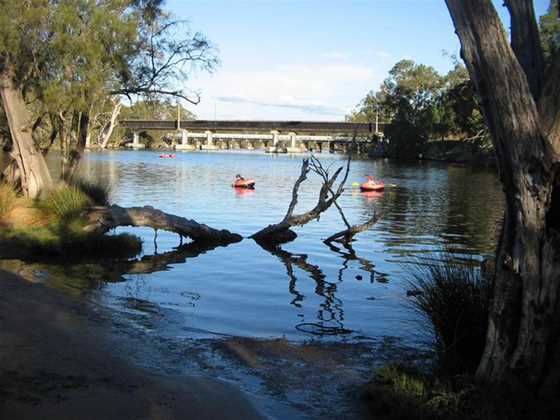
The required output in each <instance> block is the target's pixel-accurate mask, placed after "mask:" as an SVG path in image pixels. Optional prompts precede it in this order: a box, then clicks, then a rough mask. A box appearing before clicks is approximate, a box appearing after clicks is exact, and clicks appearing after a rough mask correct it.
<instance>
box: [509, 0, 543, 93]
mask: <svg viewBox="0 0 560 420" xmlns="http://www.w3.org/2000/svg"><path fill="white" fill-rule="evenodd" d="M505 4H506V6H507V8H508V10H509V14H510V16H511V46H512V48H513V51H514V52H515V56H516V57H517V60H518V61H519V64H521V67H523V70H524V72H525V75H526V76H527V81H528V82H529V86H530V88H531V93H532V94H533V98H534V99H535V102H537V101H538V100H539V97H540V95H541V92H542V87H543V78H544V57H543V52H542V47H541V39H540V35H539V27H538V26H537V20H536V18H535V10H534V8H533V1H532V0H505Z"/></svg>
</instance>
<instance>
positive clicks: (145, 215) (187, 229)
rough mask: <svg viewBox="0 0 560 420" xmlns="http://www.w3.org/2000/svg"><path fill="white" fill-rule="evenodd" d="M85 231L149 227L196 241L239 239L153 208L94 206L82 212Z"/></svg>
mask: <svg viewBox="0 0 560 420" xmlns="http://www.w3.org/2000/svg"><path fill="white" fill-rule="evenodd" d="M85 220H86V221H87V223H86V227H85V228H84V230H85V231H86V232H95V233H106V232H108V231H110V230H111V229H114V228H116V227H118V226H135V227H151V228H153V229H161V230H166V231H170V232H175V233H177V234H179V235H181V236H183V237H188V238H191V239H192V240H193V241H195V242H200V243H210V244H221V245H227V244H230V243H234V242H239V241H241V240H242V239H243V238H242V237H241V235H238V234H236V233H232V232H230V231H228V230H218V229H214V228H211V227H209V226H207V225H204V224H201V223H198V222H196V221H194V220H189V219H185V218H184V217H179V216H174V215H172V214H167V213H164V212H162V211H161V210H157V209H154V208H153V207H150V206H146V207H130V208H123V207H119V206H110V207H97V208H92V209H90V210H88V211H87V212H86V214H85Z"/></svg>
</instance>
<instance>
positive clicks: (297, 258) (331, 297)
mask: <svg viewBox="0 0 560 420" xmlns="http://www.w3.org/2000/svg"><path fill="white" fill-rule="evenodd" d="M259 245H260V246H261V247H262V248H263V249H265V250H266V251H268V252H269V253H270V254H272V255H274V256H275V257H277V258H278V259H279V260H280V261H281V262H282V263H283V264H284V266H285V267H286V274H287V275H288V279H289V283H288V284H289V286H288V290H289V292H290V294H291V295H292V296H293V299H292V300H291V301H290V304H291V305H293V306H295V307H296V308H301V305H302V302H303V301H304V299H305V295H304V294H303V293H301V292H300V291H298V288H297V283H298V278H297V277H296V275H295V271H294V266H296V267H297V268H299V269H301V270H303V271H304V272H306V273H307V274H308V275H309V277H310V278H311V279H313V280H314V281H315V290H314V293H315V294H316V295H317V296H320V297H322V298H323V301H322V302H321V303H320V305H319V309H318V310H317V317H316V319H317V321H316V322H300V323H298V324H296V326H295V328H296V329H297V330H299V331H302V332H305V333H308V334H313V335H319V336H324V335H345V334H350V333H352V332H353V331H352V330H350V329H348V328H345V327H344V304H343V300H342V299H341V298H340V297H338V296H337V288H338V285H339V284H340V283H342V282H343V278H342V273H343V271H344V270H345V269H346V268H348V262H349V261H353V260H357V261H359V262H360V263H361V264H362V269H363V270H364V271H366V272H369V273H370V276H371V277H370V279H371V282H373V279H374V273H375V270H374V268H373V267H374V264H373V263H372V262H371V261H368V260H366V259H365V258H361V257H358V256H357V255H356V253H355V251H354V250H353V249H352V247H351V246H350V245H346V249H347V250H348V252H342V251H340V249H339V248H337V247H336V246H334V245H333V244H329V248H330V249H331V250H333V251H334V252H337V253H339V255H341V256H342V257H343V262H342V267H341V268H340V269H339V272H338V276H337V280H336V281H334V282H333V281H328V280H327V276H326V275H325V274H324V272H323V271H322V270H321V268H320V267H319V266H318V265H315V264H311V263H309V262H308V261H307V259H308V256H307V255H306V254H292V253H291V252H288V251H285V250H283V249H282V248H281V247H280V246H267V245H264V244H259Z"/></svg>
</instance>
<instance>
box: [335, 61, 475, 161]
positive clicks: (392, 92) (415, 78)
mask: <svg viewBox="0 0 560 420" xmlns="http://www.w3.org/2000/svg"><path fill="white" fill-rule="evenodd" d="M376 116H379V120H380V121H384V122H388V125H387V127H386V129H385V135H386V137H387V138H388V139H389V141H390V143H389V146H388V153H389V155H390V156H395V155H398V156H400V157H416V156H417V155H418V154H419V152H420V151H421V150H422V147H423V145H424V144H425V143H426V142H428V141H429V140H431V139H434V138H439V139H443V138H445V137H456V138H465V137H471V136H474V135H475V134H477V133H478V132H479V131H480V130H482V129H483V128H484V121H483V118H482V114H481V112H480V110H479V107H478V104H477V99H476V96H475V94H474V89H473V87H472V84H471V82H470V80H469V75H468V72H467V70H466V69H465V67H464V66H463V65H462V64H460V63H458V62H456V61H455V67H454V68H453V69H452V70H451V71H449V72H448V73H447V74H446V75H444V76H442V75H440V74H439V73H438V72H437V71H436V70H435V69H434V68H433V67H430V66H426V65H424V64H417V63H415V62H414V61H412V60H401V61H399V62H398V63H396V64H395V65H394V66H393V68H392V69H391V70H390V71H389V77H387V78H386V79H385V80H384V82H383V83H382V84H381V86H380V87H379V89H378V90H377V91H376V92H374V91H371V92H369V93H368V94H367V95H366V97H365V98H364V99H363V100H362V101H361V102H360V103H359V104H358V106H357V108H356V109H355V110H354V111H352V112H351V114H350V115H349V116H347V118H346V119H347V120H348V121H355V122H374V121H375V118H376Z"/></svg>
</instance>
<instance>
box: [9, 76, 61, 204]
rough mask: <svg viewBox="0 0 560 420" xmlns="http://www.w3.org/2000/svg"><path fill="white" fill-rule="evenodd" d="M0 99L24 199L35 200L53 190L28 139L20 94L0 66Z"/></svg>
mask: <svg viewBox="0 0 560 420" xmlns="http://www.w3.org/2000/svg"><path fill="white" fill-rule="evenodd" d="M0 71H1V73H0V78H1V79H0V95H1V97H2V104H3V107H4V111H5V113H6V119H7V120H8V126H9V127H10V134H11V137H12V143H13V150H12V152H11V154H12V157H13V158H14V160H15V161H16V162H17V166H18V168H19V173H20V180H21V188H22V191H23V193H24V195H25V196H26V197H30V198H35V197H38V196H39V195H40V194H41V192H42V191H44V190H47V189H49V188H52V186H53V181H52V178H51V174H50V172H49V169H48V167H47V164H46V162H45V159H44V158H43V155H42V154H41V152H40V151H39V150H38V148H37V147H36V146H35V143H34V142H33V137H32V135H31V127H32V123H31V116H30V114H29V111H28V109H27V105H26V103H25V100H24V99H23V94H22V92H21V90H20V89H19V88H18V87H17V86H16V85H15V84H14V80H13V77H12V71H11V70H10V68H9V66H8V65H4V66H1V65H0Z"/></svg>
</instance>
